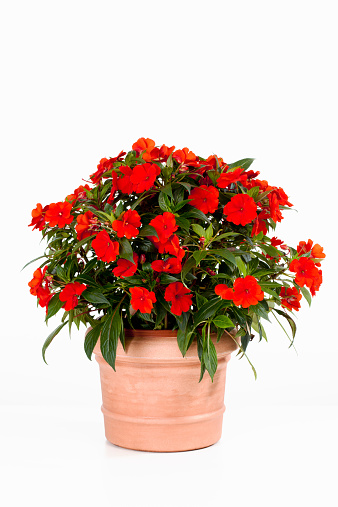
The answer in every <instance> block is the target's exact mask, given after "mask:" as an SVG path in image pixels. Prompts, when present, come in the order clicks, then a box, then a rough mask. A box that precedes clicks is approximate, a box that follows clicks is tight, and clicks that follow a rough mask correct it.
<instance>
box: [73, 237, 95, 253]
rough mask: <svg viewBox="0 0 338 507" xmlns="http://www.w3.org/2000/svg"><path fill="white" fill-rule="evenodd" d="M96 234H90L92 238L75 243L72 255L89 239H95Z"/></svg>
mask: <svg viewBox="0 0 338 507" xmlns="http://www.w3.org/2000/svg"><path fill="white" fill-rule="evenodd" d="M95 236H96V234H92V236H88V238H84V239H81V241H77V243H75V246H74V248H73V250H72V253H74V252H76V250H79V249H80V248H81V247H82V246H83V245H85V244H86V243H88V242H89V241H90V240H91V239H93V238H95Z"/></svg>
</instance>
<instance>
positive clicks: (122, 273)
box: [113, 253, 138, 278]
mask: <svg viewBox="0 0 338 507" xmlns="http://www.w3.org/2000/svg"><path fill="white" fill-rule="evenodd" d="M137 262H138V255H137V254H136V253H134V254H133V262H132V261H128V260H127V259H118V261H117V266H116V268H114V269H113V273H114V275H115V276H117V278H127V277H128V276H133V275H135V273H136V271H137Z"/></svg>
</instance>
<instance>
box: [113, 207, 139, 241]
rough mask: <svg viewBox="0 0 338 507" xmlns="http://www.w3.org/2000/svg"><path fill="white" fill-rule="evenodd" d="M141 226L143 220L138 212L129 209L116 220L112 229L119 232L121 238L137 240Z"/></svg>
mask: <svg viewBox="0 0 338 507" xmlns="http://www.w3.org/2000/svg"><path fill="white" fill-rule="evenodd" d="M140 225H141V218H140V215H139V214H138V213H137V211H134V210H131V209H128V210H127V211H125V212H124V213H122V215H121V216H120V217H119V219H118V220H114V222H113V224H112V227H113V229H114V231H116V232H117V235H118V237H119V238H123V236H125V237H126V238H128V239H131V238H135V237H136V236H137V235H138V233H139V230H138V227H140Z"/></svg>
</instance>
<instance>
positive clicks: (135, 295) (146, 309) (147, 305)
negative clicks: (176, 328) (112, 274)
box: [129, 287, 156, 313]
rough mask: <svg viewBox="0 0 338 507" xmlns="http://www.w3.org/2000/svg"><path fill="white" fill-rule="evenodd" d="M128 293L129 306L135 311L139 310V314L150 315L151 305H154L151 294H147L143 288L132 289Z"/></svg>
mask: <svg viewBox="0 0 338 507" xmlns="http://www.w3.org/2000/svg"><path fill="white" fill-rule="evenodd" d="M129 292H130V294H131V301H130V304H131V306H132V307H133V309H134V310H135V311H137V310H140V312H141V313H151V310H152V308H153V306H154V305H153V303H156V297H155V294H154V293H153V292H149V290H147V289H145V288H143V287H132V288H130V289H129Z"/></svg>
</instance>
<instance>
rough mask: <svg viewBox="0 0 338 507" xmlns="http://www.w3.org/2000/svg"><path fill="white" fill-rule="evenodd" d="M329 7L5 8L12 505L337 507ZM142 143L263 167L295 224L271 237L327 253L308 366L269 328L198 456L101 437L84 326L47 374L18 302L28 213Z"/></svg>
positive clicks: (333, 93) (232, 372) (6, 437)
mask: <svg viewBox="0 0 338 507" xmlns="http://www.w3.org/2000/svg"><path fill="white" fill-rule="evenodd" d="M335 7H336V6H335V2H333V1H325V0H324V1H322V2H321V3H320V4H319V3H318V2H313V1H307V2H305V1H299V0H293V1H285V2H283V3H276V2H269V1H256V2H249V1H238V2H227V1H224V2H222V1H214V0H210V1H209V2H201V1H199V0H195V1H184V0H181V1H176V0H172V1H171V2H170V3H169V2H166V3H164V2H155V1H149V0H144V1H142V2H136V1H128V0H125V1H124V2H117V1H106V2H104V1H96V2H89V1H82V2H79V1H75V0H67V1H63V0H60V1H59V2H57V3H54V2H48V1H34V0H32V1H30V2H23V1H15V0H13V1H12V2H7V4H3V7H2V14H1V20H0V24H1V30H0V38H1V47H2V51H3V55H2V65H1V68H2V71H3V78H2V81H1V85H0V86H1V88H2V93H1V98H0V100H1V140H2V143H1V144H2V149H1V167H2V172H1V174H2V191H1V201H2V234H1V241H2V249H1V286H2V290H1V291H0V293H1V306H2V322H1V350H2V353H1V359H0V361H1V371H0V407H1V416H0V425H3V430H2V431H1V442H2V444H4V446H5V452H4V453H3V452H2V453H1V455H0V464H1V476H2V477H4V476H5V477H6V487H5V488H4V489H2V490H1V491H0V498H1V495H3V496H4V498H5V500H6V501H5V502H4V505H6V507H7V506H11V505H13V506H17V505H18V506H19V505H22V502H23V501H25V502H26V503H27V502H28V505H30V504H32V505H33V504H34V505H36V506H40V505H44V504H45V501H46V498H49V500H48V502H49V505H60V503H61V502H62V503H63V505H65V506H68V505H73V502H74V501H76V502H78V503H80V502H81V504H82V505H84V506H87V505H91V504H92V503H93V502H94V501H96V502H98V504H99V505H102V506H106V505H107V506H108V505H109V506H110V505H115V506H116V505H117V506H118V507H120V506H122V507H123V506H125V505H126V506H131V507H132V506H134V505H147V506H153V505H154V506H155V505H156V506H162V505H169V506H170V505H179V506H180V505H185V504H186V503H188V504H193V503H194V504H195V505H209V504H211V503H214V502H216V501H218V502H223V503H224V504H225V503H226V501H228V502H229V505H231V506H237V505H239V506H240V505H243V504H244V502H247V501H250V502H251V503H252V504H253V505H254V506H255V505H256V504H257V505H258V504H259V505H271V504H272V505H285V504H286V502H288V505H296V503H299V502H300V501H301V502H303V503H304V504H305V503H306V504H307V505H318V502H319V501H320V502H321V503H322V504H323V505H325V506H331V505H332V506H335V505H337V498H335V497H334V491H333V488H332V486H333V470H334V469H333V468H332V456H333V455H334V452H337V450H338V449H337V437H336V433H335V431H334V430H335V428H336V425H337V422H338V383H337V380H338V379H337V366H336V363H337V353H338V344H337V335H338V333H337V324H336V314H337V297H336V284H337V275H336V269H335V268H336V262H335V256H336V251H337V247H338V244H337V239H336V237H337V236H336V235H337V233H336V231H337V226H336V221H335V220H336V217H337V212H336V209H337V198H336V188H337V183H338V181H337V149H336V144H337V123H336V118H337V113H338V108H337V85H338V80H337V70H336V49H337V42H338V40H337V30H336V16H335ZM143 136H144V137H150V138H152V139H154V140H155V141H156V143H157V144H162V143H165V144H167V145H168V146H171V145H175V146H176V147H177V149H178V148H183V147H184V146H188V147H189V148H190V149H191V150H192V151H194V152H195V153H196V154H199V155H202V156H208V155H210V154H211V153H216V154H217V155H219V156H222V157H223V158H224V160H226V161H227V162H233V161H236V160H238V159H240V158H244V157H255V158H256V161H255V163H254V165H253V169H255V170H259V171H260V172H261V175H260V177H261V178H262V179H267V180H268V181H269V182H270V183H271V184H272V185H277V186H282V187H283V188H284V189H285V191H286V193H287V194H288V195H289V197H290V200H291V202H292V203H293V204H294V207H295V208H296V210H297V212H296V211H290V212H285V220H284V221H283V222H282V223H281V224H278V228H277V231H276V233H277V236H278V237H279V238H281V239H283V240H285V242H286V243H288V244H291V245H293V246H295V245H297V244H298V242H299V241H300V240H307V239H308V238H311V239H313V240H314V242H318V243H320V244H321V245H322V246H324V251H325V253H326V254H327V260H325V262H324V263H323V276H324V283H323V286H322V288H321V290H320V292H319V293H318V295H317V296H316V297H315V298H314V301H313V304H312V307H311V309H308V308H307V303H306V302H305V301H302V303H303V308H302V310H301V311H300V312H299V314H297V318H298V319H297V325H298V333H297V338H296V342H295V345H296V348H297V351H298V355H296V354H295V352H294V351H293V350H291V349H288V340H287V338H286V336H285V335H284V334H283V332H282V331H281V330H280V328H279V326H278V324H277V323H276V322H275V323H274V324H273V325H271V326H267V331H268V337H269V343H268V344H266V343H263V342H262V343H258V342H257V340H254V342H252V343H251V344H250V346H249V349H248V354H249V357H250V359H251V360H252V362H253V363H254V365H255V367H256V369H257V371H258V380H257V381H256V382H255V380H254V378H253V375H252V372H251V369H250V366H249V365H248V364H247V363H246V360H245V359H242V360H241V361H238V359H237V358H236V357H234V358H233V359H232V361H231V363H230V367H229V375H228V380H227V392H226V405H227V412H226V414H225V422H224V436H223V439H222V441H221V443H219V444H217V445H216V446H214V447H213V448H210V449H206V450H203V451H197V452H194V453H184V454H173V455H150V454H146V453H136V452H132V451H126V450H122V449H118V448H115V447H114V446H111V445H110V444H107V443H106V442H105V440H104V435H103V429H102V421H101V414H100V411H99V407H100V386H99V377H98V367H97V365H96V363H95V362H92V363H91V362H89V361H88V359H87V358H86V356H85V354H84V352H83V334H84V329H82V330H81V331H80V332H79V333H77V332H73V335H72V338H71V340H69V337H68V334H67V332H66V331H64V332H63V333H62V334H60V335H59V336H58V337H57V338H56V339H55V340H54V343H53V344H52V345H51V347H50V348H49V350H48V352H47V360H48V362H49V365H48V366H46V365H45V364H44V363H43V361H42V358H41V346H42V344H43V341H44V339H45V337H46V336H47V335H48V334H49V332H50V331H51V330H52V329H54V327H56V326H57V324H58V320H57V319H58V317H56V318H53V319H52V321H51V322H50V325H49V328H48V329H47V328H46V327H45V324H44V322H43V319H44V310H43V309H37V308H36V301H35V298H34V297H32V296H31V295H30V294H29V290H28V287H27V283H28V281H29V280H30V279H31V278H32V272H33V270H34V265H33V266H29V267H28V268H26V269H25V270H24V271H23V272H20V269H21V267H22V266H23V265H24V264H25V263H26V262H28V261H29V260H30V259H33V258H35V257H37V256H39V255H41V254H42V245H40V244H39V241H40V234H39V232H38V231H34V232H32V231H31V228H28V227H27V224H28V223H29V221H30V212H31V209H32V208H33V207H35V205H36V203H37V202H41V203H42V204H43V205H45V204H47V203H50V202H55V201H58V200H62V199H63V198H64V197H65V195H67V194H69V193H70V192H72V191H73V189H74V188H76V187H77V186H78V185H79V184H81V183H82V178H85V179H86V178H88V176H89V174H91V173H92V172H94V171H95V169H96V165H97V164H98V162H99V160H100V158H102V157H109V156H115V155H117V153H118V152H119V151H120V150H122V149H124V150H126V151H128V150H129V149H131V145H132V143H133V142H134V141H136V140H137V139H138V138H139V137H143ZM53 321H54V322H53ZM161 470H163V474H162V473H161ZM38 476H39V477H40V479H41V483H40V484H39V485H38V481H37V477H38ZM199 477H200V478H201V479H199ZM203 478H204V480H203ZM20 484H21V485H22V487H21V488H20V487H18V485H20ZM276 492H278V493H276ZM48 495H51V496H50V497H49V496H48ZM324 500H325V501H324ZM53 502H55V503H53ZM199 502H200V503H199ZM279 502H280V503H279ZM312 502H313V503H312Z"/></svg>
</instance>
